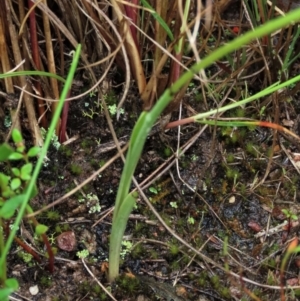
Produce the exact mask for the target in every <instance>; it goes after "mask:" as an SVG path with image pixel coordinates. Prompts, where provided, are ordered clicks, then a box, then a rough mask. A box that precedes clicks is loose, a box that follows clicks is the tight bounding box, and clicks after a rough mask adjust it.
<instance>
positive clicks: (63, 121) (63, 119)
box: [59, 91, 71, 143]
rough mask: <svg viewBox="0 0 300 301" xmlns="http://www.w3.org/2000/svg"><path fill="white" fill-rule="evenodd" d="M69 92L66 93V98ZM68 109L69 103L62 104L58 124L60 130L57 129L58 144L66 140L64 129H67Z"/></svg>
mask: <svg viewBox="0 0 300 301" xmlns="http://www.w3.org/2000/svg"><path fill="white" fill-rule="evenodd" d="M70 94H71V92H70V91H69V92H68V95H67V98H69V97H70ZM69 107H70V103H69V102H68V101H66V102H65V103H64V107H63V111H62V114H61V123H60V129H59V142H60V143H63V142H65V141H66V140H67V138H66V129H67V121H68V114H69Z"/></svg>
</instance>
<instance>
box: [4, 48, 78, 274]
mask: <svg viewBox="0 0 300 301" xmlns="http://www.w3.org/2000/svg"><path fill="white" fill-rule="evenodd" d="M80 51H81V45H80V44H79V45H78V46H77V49H76V52H75V54H74V57H73V61H72V64H71V67H70V71H69V74H68V76H67V79H66V81H65V85H64V88H63V90H62V93H61V96H60V99H59V102H58V106H57V109H56V111H55V113H54V116H53V118H52V121H51V124H50V127H49V129H48V134H47V137H46V139H45V144H44V146H43V148H42V150H41V152H40V156H39V159H38V161H37V163H36V166H35V169H34V171H33V174H32V177H31V180H30V182H29V184H28V187H27V190H26V194H25V196H24V200H23V203H22V205H21V206H20V209H19V212H18V215H17V217H16V219H15V222H14V224H13V227H12V229H11V231H10V234H9V236H8V238H7V241H6V243H5V246H4V249H3V253H2V254H1V257H0V269H2V268H3V266H4V264H5V260H6V258H7V255H8V252H9V249H10V247H11V245H12V242H13V239H14V237H15V235H16V232H17V230H18V226H19V225H20V222H21V219H22V217H23V215H24V212H25V209H26V206H27V204H28V202H29V199H30V196H31V193H32V191H33V190H34V187H35V183H36V181H37V178H38V175H39V172H40V170H41V168H42V164H43V161H44V158H45V156H46V154H47V150H48V148H49V146H50V142H51V138H52V135H53V133H54V131H55V127H56V124H57V121H58V119H59V117H60V113H61V111H62V108H63V105H64V101H65V99H66V97H67V93H68V90H69V89H70V87H71V85H72V80H73V77H74V74H75V71H76V68H77V64H78V61H79V57H80ZM26 72H27V71H26Z"/></svg>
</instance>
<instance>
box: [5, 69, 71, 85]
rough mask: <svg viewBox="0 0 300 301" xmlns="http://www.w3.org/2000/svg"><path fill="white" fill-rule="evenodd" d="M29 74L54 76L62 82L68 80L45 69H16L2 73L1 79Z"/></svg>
mask: <svg viewBox="0 0 300 301" xmlns="http://www.w3.org/2000/svg"><path fill="white" fill-rule="evenodd" d="M29 75H36V76H47V77H52V78H55V79H57V80H59V81H61V82H63V83H64V82H65V81H66V80H65V79H64V78H62V77H61V76H59V75H57V74H54V73H50V72H45V71H30V70H28V71H15V72H11V73H4V74H0V79H3V78H7V77H15V76H29Z"/></svg>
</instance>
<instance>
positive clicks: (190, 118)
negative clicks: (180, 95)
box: [165, 117, 195, 129]
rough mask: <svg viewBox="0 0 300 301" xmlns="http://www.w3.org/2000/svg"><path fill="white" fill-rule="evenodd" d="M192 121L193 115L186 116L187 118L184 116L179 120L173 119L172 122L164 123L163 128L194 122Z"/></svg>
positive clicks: (193, 119)
mask: <svg viewBox="0 0 300 301" xmlns="http://www.w3.org/2000/svg"><path fill="white" fill-rule="evenodd" d="M194 121H195V118H194V117H188V118H184V119H181V120H177V121H173V122H170V123H168V124H167V125H166V127H165V129H171V128H175V127H177V126H179V125H183V124H187V123H191V122H194Z"/></svg>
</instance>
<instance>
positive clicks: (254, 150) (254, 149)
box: [245, 142, 259, 158]
mask: <svg viewBox="0 0 300 301" xmlns="http://www.w3.org/2000/svg"><path fill="white" fill-rule="evenodd" d="M258 149H259V147H258V146H257V145H255V144H253V143H251V142H248V143H247V144H246V147H245V150H246V152H247V153H248V154H250V155H252V156H253V157H255V158H257V156H258Z"/></svg>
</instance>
